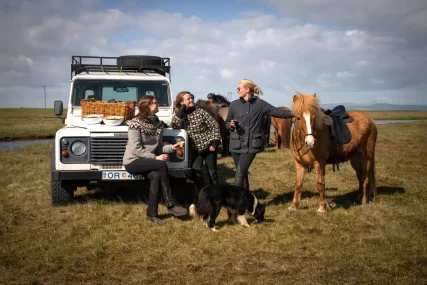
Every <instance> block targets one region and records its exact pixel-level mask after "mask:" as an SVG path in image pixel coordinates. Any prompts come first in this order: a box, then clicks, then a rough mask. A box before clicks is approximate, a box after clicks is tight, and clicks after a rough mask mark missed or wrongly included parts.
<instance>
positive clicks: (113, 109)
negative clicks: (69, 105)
mask: <svg viewBox="0 0 427 285" xmlns="http://www.w3.org/2000/svg"><path fill="white" fill-rule="evenodd" d="M80 105H81V106H82V119H83V116H86V115H91V114H103V115H104V117H108V116H123V117H124V118H125V120H130V119H132V118H133V117H134V116H135V106H136V101H127V102H117V103H108V102H105V101H99V100H94V99H82V100H81V101H80Z"/></svg>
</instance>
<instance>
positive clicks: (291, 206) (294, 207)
mask: <svg viewBox="0 0 427 285" xmlns="http://www.w3.org/2000/svg"><path fill="white" fill-rule="evenodd" d="M288 210H289V211H296V210H297V206H295V205H290V206H289V207H288Z"/></svg>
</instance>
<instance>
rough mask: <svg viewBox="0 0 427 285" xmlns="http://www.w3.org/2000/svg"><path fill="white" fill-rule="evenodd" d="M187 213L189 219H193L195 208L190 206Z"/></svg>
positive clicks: (192, 205)
mask: <svg viewBox="0 0 427 285" xmlns="http://www.w3.org/2000/svg"><path fill="white" fill-rule="evenodd" d="M188 213H189V215H190V217H193V218H194V217H195V216H196V206H195V205H194V204H191V205H190V207H189V208H188Z"/></svg>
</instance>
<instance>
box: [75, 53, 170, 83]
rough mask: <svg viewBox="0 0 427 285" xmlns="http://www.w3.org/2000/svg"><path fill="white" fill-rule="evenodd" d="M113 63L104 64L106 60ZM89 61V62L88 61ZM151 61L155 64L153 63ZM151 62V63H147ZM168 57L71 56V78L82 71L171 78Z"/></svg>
mask: <svg viewBox="0 0 427 285" xmlns="http://www.w3.org/2000/svg"><path fill="white" fill-rule="evenodd" d="M113 61H114V64H106V62H108V63H111V62H113ZM89 62H90V63H89ZM153 62H156V63H157V64H154V65H153ZM147 63H151V64H147ZM170 69H171V66H170V58H168V57H154V56H121V57H106V56H80V55H73V56H71V79H73V77H74V76H76V75H77V74H80V73H83V72H90V71H97V72H127V73H129V72H136V73H159V74H161V75H163V76H166V73H167V74H168V77H169V80H170V78H171V70H170Z"/></svg>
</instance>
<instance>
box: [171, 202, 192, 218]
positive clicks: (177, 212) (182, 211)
mask: <svg viewBox="0 0 427 285" xmlns="http://www.w3.org/2000/svg"><path fill="white" fill-rule="evenodd" d="M168 213H169V214H172V215H174V216H175V217H180V216H184V215H187V214H188V211H187V209H186V208H184V207H182V206H180V205H175V206H172V207H170V208H169V209H168Z"/></svg>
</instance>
